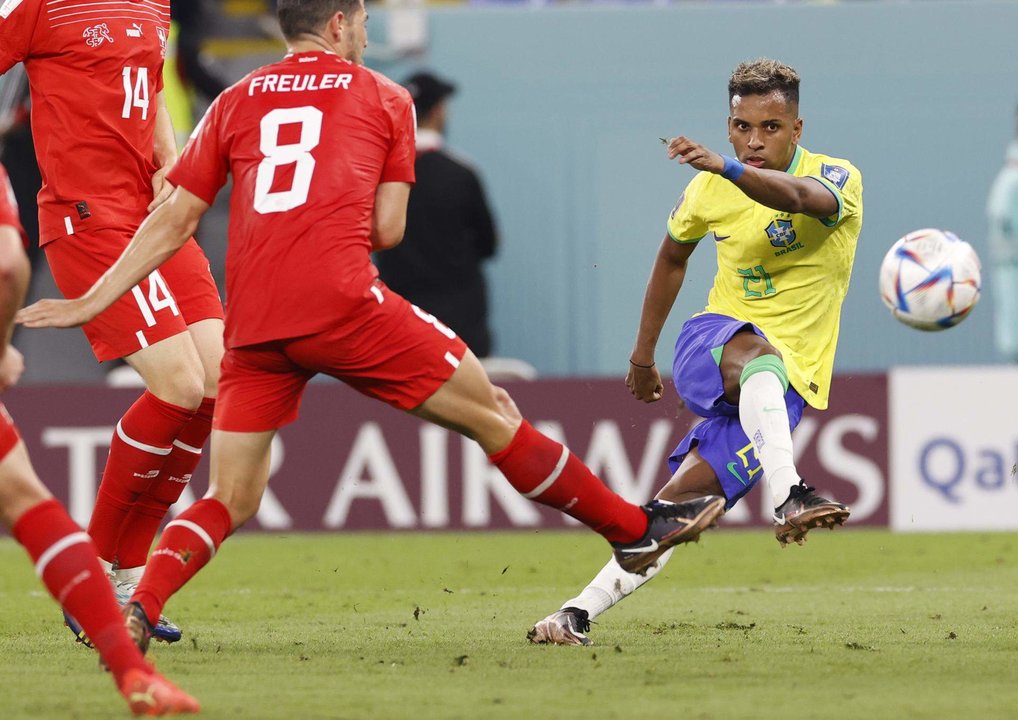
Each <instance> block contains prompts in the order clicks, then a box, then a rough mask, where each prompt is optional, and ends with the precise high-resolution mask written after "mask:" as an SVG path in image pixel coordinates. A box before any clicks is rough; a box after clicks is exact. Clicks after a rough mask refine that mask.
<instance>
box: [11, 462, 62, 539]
mask: <svg viewBox="0 0 1018 720" xmlns="http://www.w3.org/2000/svg"><path fill="white" fill-rule="evenodd" d="M51 497H52V496H51V495H50V494H49V491H47V490H46V488H45V487H44V486H43V484H42V483H41V482H40V481H39V479H38V478H36V477H35V476H34V475H33V474H31V473H23V472H5V473H3V474H2V475H0V521H2V522H3V525H4V526H5V527H7V528H11V527H13V526H14V523H16V522H17V520H18V518H19V517H21V515H22V513H24V512H25V511H26V510H28V509H29V508H32V507H34V506H36V505H38V504H39V503H41V502H43V501H45V500H49V499H50V498H51Z"/></svg>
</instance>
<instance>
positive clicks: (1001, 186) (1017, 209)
mask: <svg viewBox="0 0 1018 720" xmlns="http://www.w3.org/2000/svg"><path fill="white" fill-rule="evenodd" d="M986 212H987V216H988V220H989V226H990V253H991V255H990V257H991V262H992V267H993V284H994V304H995V306H996V307H995V312H994V335H995V338H996V341H997V349H998V350H999V351H1000V352H1002V353H1003V354H1004V355H1006V356H1007V357H1008V358H1009V359H1010V360H1012V361H1015V362H1018V108H1016V109H1015V134H1014V137H1013V138H1012V140H1011V144H1010V145H1008V148H1007V156H1006V157H1005V160H1004V167H1002V168H1001V169H1000V172H999V173H997V177H996V179H995V180H994V181H993V186H992V188H991V189H990V198H989V201H988V202H987V207H986Z"/></svg>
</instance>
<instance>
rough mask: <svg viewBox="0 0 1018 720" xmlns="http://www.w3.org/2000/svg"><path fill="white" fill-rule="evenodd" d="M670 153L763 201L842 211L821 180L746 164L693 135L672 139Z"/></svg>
mask: <svg viewBox="0 0 1018 720" xmlns="http://www.w3.org/2000/svg"><path fill="white" fill-rule="evenodd" d="M668 157H669V158H671V159H672V160H674V159H676V158H678V160H679V163H680V164H682V165H689V166H691V167H693V168H695V169H697V170H704V171H706V172H711V173H714V174H715V175H721V176H722V177H724V178H727V179H728V180H731V181H732V182H733V183H734V184H735V185H736V187H738V188H739V189H740V190H742V192H744V193H746V195H747V196H748V197H749V198H750V199H751V200H754V201H756V202H758V203H760V204H761V205H766V206H767V207H769V208H774V209H775V210H780V211H781V212H788V213H801V214H803V215H809V216H810V217H815V218H827V217H830V216H831V215H834V214H835V213H837V212H838V199H837V198H836V197H834V195H833V193H831V191H830V190H828V189H827V188H826V187H824V186H823V185H822V184H821V183H820V182H818V181H816V180H814V179H812V178H808V177H796V176H795V175H790V174H788V173H786V172H779V171H777V170H767V169H764V168H756V167H753V166H752V165H743V164H742V163H741V162H739V161H738V160H736V159H734V158H731V157H725V156H724V155H720V154H718V153H716V152H714V151H713V150H710V149H709V148H706V147H704V146H703V145H700V144H699V143H697V142H694V141H692V140H690V139H689V138H686V137H682V136H681V135H680V136H679V137H674V138H672V139H671V140H669V141H668Z"/></svg>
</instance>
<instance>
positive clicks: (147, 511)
mask: <svg viewBox="0 0 1018 720" xmlns="http://www.w3.org/2000/svg"><path fill="white" fill-rule="evenodd" d="M187 330H188V332H187V333H186V335H189V336H190V337H191V340H192V342H193V345H194V348H195V350H196V351H197V356H198V358H199V361H200V363H201V370H202V378H203V383H204V387H203V392H202V395H203V397H202V400H201V403H200V404H199V405H198V407H197V409H196V411H195V413H194V416H193V417H192V418H191V420H190V421H188V423H187V424H186V425H184V427H183V428H181V430H180V434H179V435H177V437H176V438H175V439H174V440H173V445H172V448H171V450H170V454H169V455H167V456H166V459H165V461H164V462H163V465H162V467H161V468H160V471H159V474H158V476H156V477H155V478H154V479H153V480H152V481H151V482H150V483H149V485H148V487H147V488H146V489H145V490H144V491H143V492H142V494H141V495H140V496H139V497H138V500H137V502H136V503H135V505H134V507H133V508H132V510H131V512H130V513H129V515H128V516H127V519H126V520H125V521H124V529H123V531H122V532H121V535H120V537H119V539H118V541H117V557H118V559H119V563H118V564H119V567H118V569H117V582H118V585H117V588H118V595H119V596H125V597H124V600H125V601H126V598H128V597H130V595H131V593H133V591H134V588H135V587H136V586H137V584H138V582H139V581H140V580H141V575H142V571H143V570H144V563H145V560H146V559H147V557H148V551H149V549H150V548H151V546H152V540H153V539H154V538H155V535H156V533H157V532H158V529H159V526H160V525H161V524H162V521H163V518H164V517H165V516H166V513H167V512H168V511H169V509H170V507H171V506H172V505H173V504H174V503H175V502H177V500H179V499H180V496H181V494H182V493H183V492H184V488H186V487H187V484H188V483H189V482H190V480H191V475H192V474H193V473H194V470H195V468H196V467H197V466H198V463H199V462H200V460H201V455H202V450H203V448H204V446H205V445H206V442H207V441H208V438H209V434H210V433H211V432H212V416H213V412H214V409H215V398H216V394H217V391H218V385H219V366H220V363H221V362H222V358H223V321H222V320H220V319H218V318H213V319H207V320H201V321H199V322H196V323H192V324H191V325H189V326H188V328H187ZM185 344H186V343H185ZM191 370H192V371H193V367H192V368H191ZM156 373H157V374H158V375H161V374H162V369H161V368H156ZM157 638H159V639H167V638H164V637H159V633H158V630H157Z"/></svg>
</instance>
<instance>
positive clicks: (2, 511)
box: [0, 442, 199, 715]
mask: <svg viewBox="0 0 1018 720" xmlns="http://www.w3.org/2000/svg"><path fill="white" fill-rule="evenodd" d="M0 523H2V524H3V526H4V527H6V528H7V529H8V530H10V531H12V532H13V534H14V536H15V538H17V540H18V541H19V542H20V543H21V544H22V545H23V546H24V547H25V549H26V550H27V551H28V553H29V555H30V556H31V557H32V559H33V561H34V562H35V568H36V574H37V575H38V576H39V577H40V579H41V580H42V581H43V583H44V584H45V585H46V588H47V589H48V590H49V591H50V594H51V595H52V596H53V597H54V598H60V601H61V602H63V603H64V606H65V607H66V608H67V609H68V610H69V611H70V612H72V613H74V615H75V616H76V617H78V618H80V619H81V623H82V625H83V627H84V631H85V632H87V634H88V636H89V637H90V638H91V642H92V643H94V646H95V647H96V648H97V649H98V651H99V653H100V657H101V659H102V661H103V663H104V664H105V665H106V666H107V667H108V668H109V669H110V671H111V672H112V673H113V676H114V680H115V681H116V683H117V687H118V689H119V690H120V693H121V695H123V696H124V699H125V700H127V703H128V705H129V707H130V709H131V711H132V712H133V713H134V714H136V715H164V714H179V713H191V712H198V710H199V705H198V702H197V701H196V700H195V699H194V698H192V697H190V696H189V695H187V694H186V693H184V692H183V691H181V690H179V689H178V688H176V687H174V686H173V685H172V684H171V683H170V682H169V681H168V680H166V679H165V678H163V677H162V676H161V675H159V673H157V672H155V671H154V670H153V669H152V668H151V667H150V666H149V665H148V664H146V663H145V661H144V660H143V658H142V656H141V653H140V652H139V651H138V649H137V648H136V647H135V646H134V644H133V643H132V642H131V639H130V638H129V637H128V635H127V633H126V632H125V631H124V627H123V624H122V621H121V618H120V613H119V611H118V608H117V604H116V601H115V600H114V597H113V592H112V590H111V589H110V586H109V583H108V582H106V579H105V575H104V572H103V570H102V569H101V567H100V565H99V562H98V560H97V559H96V552H95V548H94V546H93V545H92V542H91V540H89V538H88V536H87V535H86V534H85V533H84V532H83V531H82V530H81V528H79V527H78V526H77V525H76V524H75V523H74V522H73V521H72V520H71V519H70V517H69V516H68V515H67V513H66V512H65V511H64V509H63V507H61V506H60V504H59V503H57V502H56V501H55V500H54V499H53V497H52V496H51V495H50V493H49V491H48V490H46V488H45V487H44V486H43V484H42V483H41V482H40V481H39V478H38V476H37V475H36V474H35V471H34V470H33V469H32V465H31V462H30V461H29V458H28V453H27V451H26V450H25V446H24V444H23V443H21V442H18V443H17V445H15V446H14V448H13V449H12V450H11V451H10V452H8V453H7V454H6V455H5V456H4V457H3V459H2V460H0Z"/></svg>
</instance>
